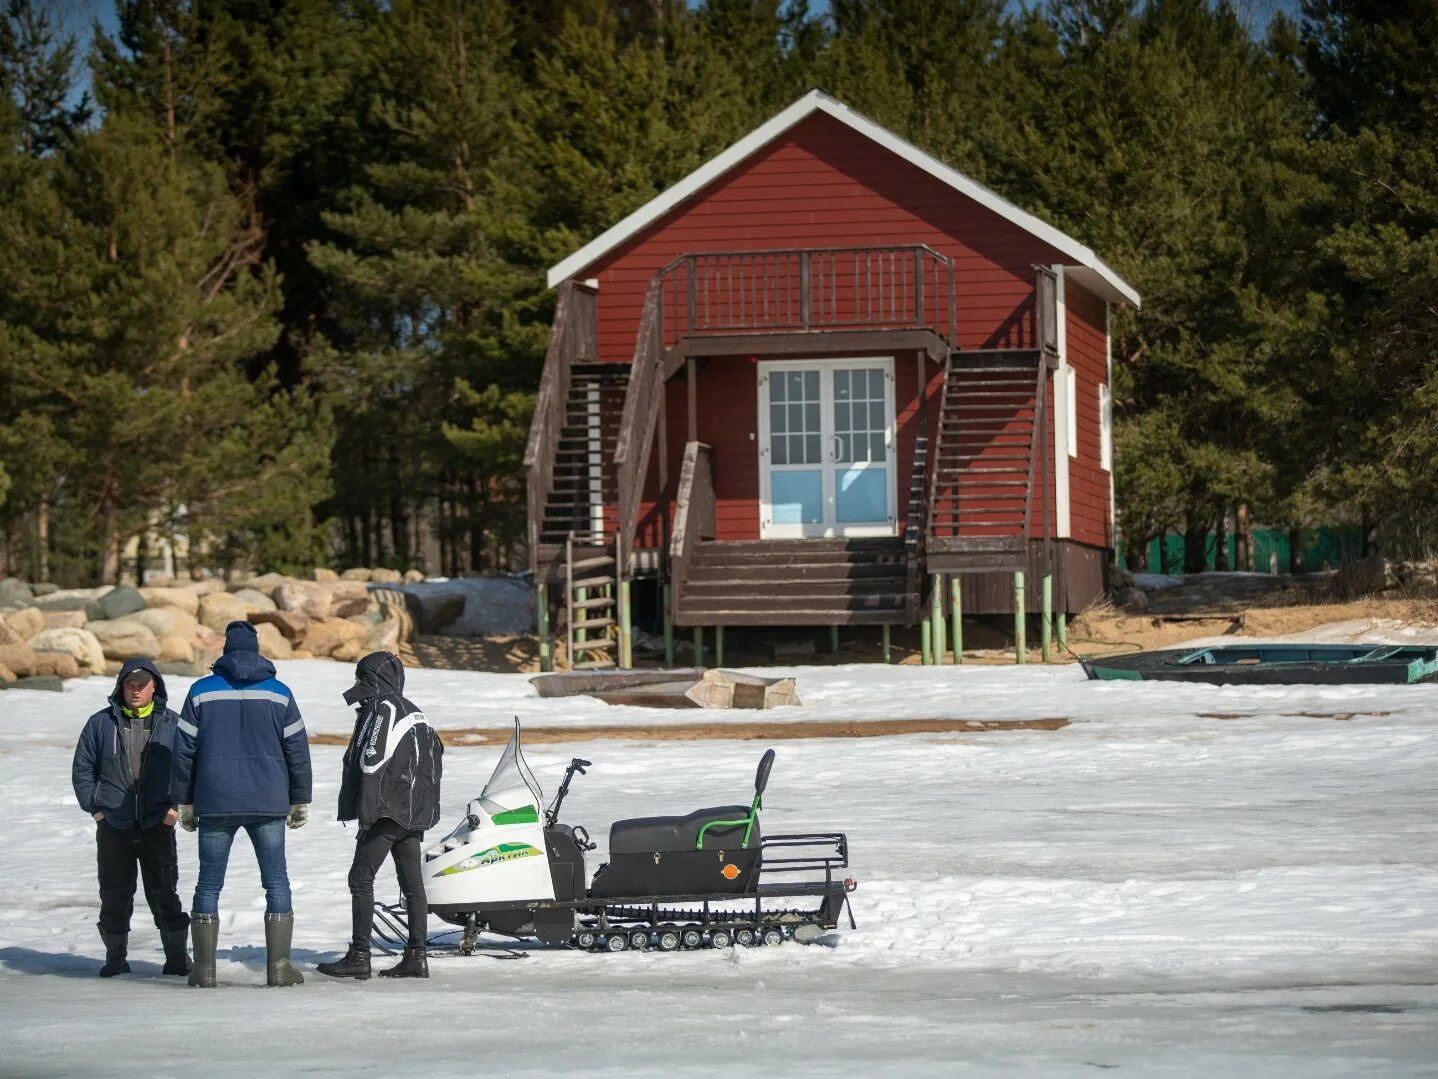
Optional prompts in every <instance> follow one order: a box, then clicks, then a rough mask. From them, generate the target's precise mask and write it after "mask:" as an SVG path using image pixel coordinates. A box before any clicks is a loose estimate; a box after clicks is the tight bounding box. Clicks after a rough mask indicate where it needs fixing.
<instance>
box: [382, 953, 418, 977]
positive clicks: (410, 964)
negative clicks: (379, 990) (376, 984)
mask: <svg viewBox="0 0 1438 1079" xmlns="http://www.w3.org/2000/svg"><path fill="white" fill-rule="evenodd" d="M379 976H380V977H381V978H428V977H429V953H428V952H427V951H425V950H424V949H423V948H406V949H405V950H404V958H403V959H401V960H400V961H399V962H398V963H396V964H395V965H394V966H392V967H390V968H389V970H382V971H380V972H379Z"/></svg>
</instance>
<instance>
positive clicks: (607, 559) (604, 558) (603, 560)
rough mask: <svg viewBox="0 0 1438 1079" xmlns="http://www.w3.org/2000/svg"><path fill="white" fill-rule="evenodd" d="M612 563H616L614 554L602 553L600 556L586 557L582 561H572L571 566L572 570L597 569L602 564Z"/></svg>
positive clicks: (610, 564)
mask: <svg viewBox="0 0 1438 1079" xmlns="http://www.w3.org/2000/svg"><path fill="white" fill-rule="evenodd" d="M612 565H614V556H613V555H601V556H599V557H598V558H585V559H582V560H580V561H576V562H572V563H570V567H569V568H570V569H572V570H581V569H597V568H599V567H600V566H612Z"/></svg>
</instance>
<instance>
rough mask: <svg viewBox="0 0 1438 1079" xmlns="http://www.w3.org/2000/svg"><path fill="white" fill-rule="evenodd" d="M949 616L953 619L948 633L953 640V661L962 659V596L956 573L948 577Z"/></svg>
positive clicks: (957, 661) (956, 661)
mask: <svg viewBox="0 0 1438 1079" xmlns="http://www.w3.org/2000/svg"><path fill="white" fill-rule="evenodd" d="M949 607H950V608H951V610H950V612H949V617H950V618H951V619H952V620H953V624H954V629H953V632H952V633H951V634H950V636H951V637H953V639H954V641H953V644H954V662H955V663H962V662H963V661H964V597H963V593H962V592H961V591H960V589H959V575H958V574H957V573H956V574H954V575H953V576H952V577H950V578H949Z"/></svg>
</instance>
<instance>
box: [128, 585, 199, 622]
mask: <svg viewBox="0 0 1438 1079" xmlns="http://www.w3.org/2000/svg"><path fill="white" fill-rule="evenodd" d="M140 595H141V596H142V597H144V600H145V606H147V607H175V608H178V609H179V610H182V611H184V612H186V613H187V614H189V615H191V616H198V615H199V613H200V594H199V593H198V592H196V591H195V590H194V589H193V588H151V587H146V588H142V589H140Z"/></svg>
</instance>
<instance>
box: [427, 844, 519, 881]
mask: <svg viewBox="0 0 1438 1079" xmlns="http://www.w3.org/2000/svg"><path fill="white" fill-rule="evenodd" d="M538 857H540V853H539V851H538V850H537V849H536V848H534V847H531V846H530V845H529V844H528V843H501V844H499V846H497V847H488V848H486V849H485V850H482V851H480V852H479V853H478V854H471V855H470V856H469V857H468V858H466V859H465V860H464V861H462V862H455V863H454V865H452V866H450V867H449V868H448V869H441V870H440V871H439V872H438V873H436V874H435V876H436V877H451V876H453V875H454V874H456V873H468V872H469V871H470V870H471V869H483V868H485V867H486V866H491V865H498V864H499V863H500V862H513V861H517V860H518V859H520V858H538Z"/></svg>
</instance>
